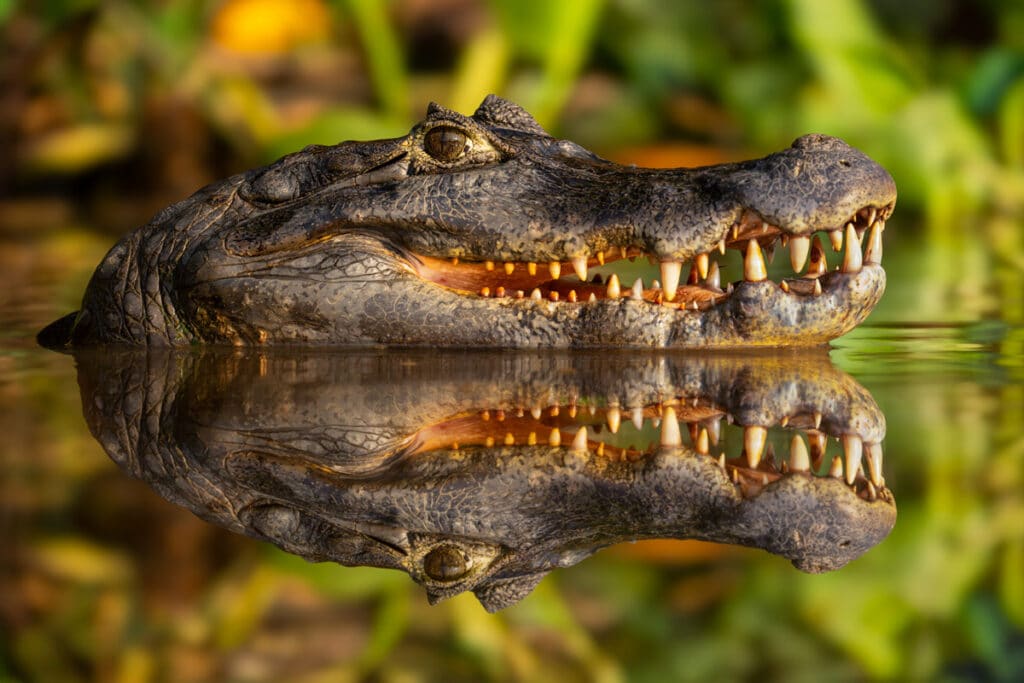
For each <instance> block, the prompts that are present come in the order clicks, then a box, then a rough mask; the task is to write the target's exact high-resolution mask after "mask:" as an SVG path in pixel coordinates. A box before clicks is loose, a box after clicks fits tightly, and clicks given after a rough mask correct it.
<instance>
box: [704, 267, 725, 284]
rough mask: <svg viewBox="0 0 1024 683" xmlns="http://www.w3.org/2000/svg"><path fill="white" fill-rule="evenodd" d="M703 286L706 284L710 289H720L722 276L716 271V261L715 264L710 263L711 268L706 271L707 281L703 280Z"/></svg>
mask: <svg viewBox="0 0 1024 683" xmlns="http://www.w3.org/2000/svg"><path fill="white" fill-rule="evenodd" d="M704 284H706V285H707V286H708V287H710V288H711V289H721V288H722V275H721V273H719V271H718V262H717V261H716V262H715V263H712V264H711V268H710V269H708V277H707V280H705V282H704Z"/></svg>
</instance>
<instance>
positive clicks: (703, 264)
mask: <svg viewBox="0 0 1024 683" xmlns="http://www.w3.org/2000/svg"><path fill="white" fill-rule="evenodd" d="M709 260H710V257H709V256H708V255H707V254H706V253H704V254H697V272H698V273H700V276H701V278H703V279H706V278H707V276H708V265H709ZM662 279H664V278H662Z"/></svg>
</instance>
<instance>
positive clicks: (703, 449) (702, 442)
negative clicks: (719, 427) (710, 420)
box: [694, 427, 710, 455]
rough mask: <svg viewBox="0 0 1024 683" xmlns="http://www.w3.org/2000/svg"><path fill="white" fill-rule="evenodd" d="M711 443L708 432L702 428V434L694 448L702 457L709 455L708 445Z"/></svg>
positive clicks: (699, 435)
mask: <svg viewBox="0 0 1024 683" xmlns="http://www.w3.org/2000/svg"><path fill="white" fill-rule="evenodd" d="M709 441H710V438H709V437H708V430H707V429H705V428H703V427H702V428H701V430H700V433H699V434H698V435H697V442H696V443H695V444H694V448H695V449H696V450H697V452H698V453H700V454H701V455H707V454H708V451H709V450H710V447H709V445H708V442H709Z"/></svg>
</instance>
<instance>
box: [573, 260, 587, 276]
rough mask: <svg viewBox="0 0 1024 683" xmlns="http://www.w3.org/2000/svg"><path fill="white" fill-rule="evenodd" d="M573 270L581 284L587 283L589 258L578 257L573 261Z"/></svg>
mask: <svg viewBox="0 0 1024 683" xmlns="http://www.w3.org/2000/svg"><path fill="white" fill-rule="evenodd" d="M572 269H573V270H575V271H576V276H577V277H579V279H580V282H586V281H587V257H586V256H577V257H576V258H574V259H573V260H572Z"/></svg>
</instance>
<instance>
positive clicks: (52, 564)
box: [33, 536, 133, 584]
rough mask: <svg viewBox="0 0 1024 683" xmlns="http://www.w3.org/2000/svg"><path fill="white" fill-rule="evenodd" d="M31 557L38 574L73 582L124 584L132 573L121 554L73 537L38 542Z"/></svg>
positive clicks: (129, 565) (130, 567)
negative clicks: (33, 558)
mask: <svg viewBox="0 0 1024 683" xmlns="http://www.w3.org/2000/svg"><path fill="white" fill-rule="evenodd" d="M33 555H34V557H35V562H36V564H37V566H38V568H39V570H40V571H42V572H44V573H45V574H48V575H50V576H54V577H57V578H59V579H62V580H64V581H71V582H74V583H88V584H117V583H125V582H127V581H128V580H129V579H130V578H131V577H132V572H133V568H132V566H131V564H130V563H129V562H128V559H127V558H126V557H124V556H123V555H122V554H121V553H118V552H114V551H112V550H109V549H107V548H103V547H101V546H99V545H97V544H95V543H91V542H90V541H88V540H86V539H83V538H77V537H73V536H67V537H56V538H49V539H43V540H40V541H39V542H38V543H37V544H36V547H35V549H34V552H33Z"/></svg>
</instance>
